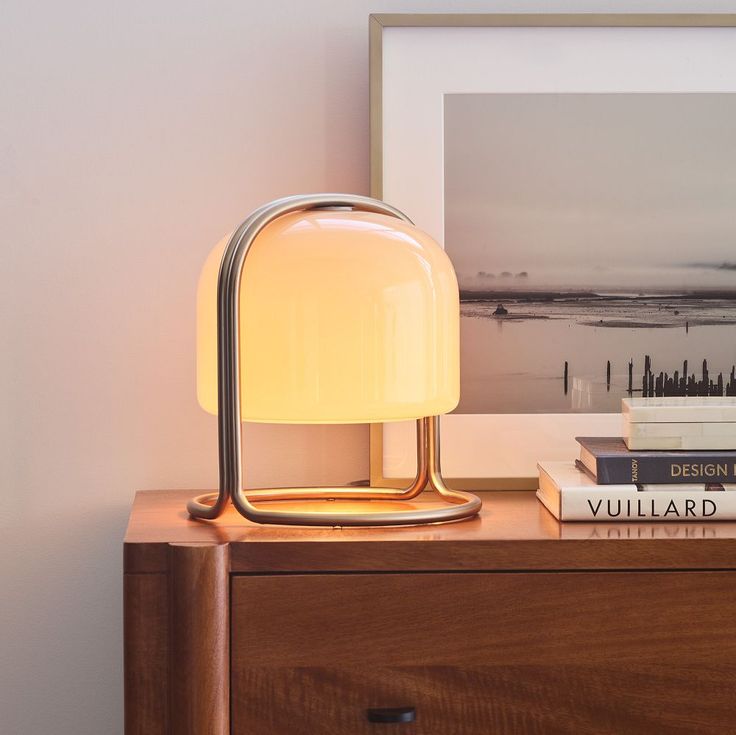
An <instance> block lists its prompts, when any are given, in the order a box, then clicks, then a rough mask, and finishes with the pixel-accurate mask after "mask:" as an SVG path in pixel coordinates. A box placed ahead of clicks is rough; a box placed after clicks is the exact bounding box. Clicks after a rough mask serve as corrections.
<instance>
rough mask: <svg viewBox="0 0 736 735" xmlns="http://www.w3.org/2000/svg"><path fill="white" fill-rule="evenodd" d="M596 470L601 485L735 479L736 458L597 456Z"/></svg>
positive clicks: (695, 455)
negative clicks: (735, 459)
mask: <svg viewBox="0 0 736 735" xmlns="http://www.w3.org/2000/svg"><path fill="white" fill-rule="evenodd" d="M596 470H597V477H596V481H597V482H598V484H599V485H625V484H628V483H634V484H639V485H642V484H643V485H647V484H650V485H655V484H662V483H668V484H681V483H682V484H686V483H687V484H691V483H696V482H702V483H734V482H736V462H734V460H733V458H732V457H731V458H719V457H717V456H710V457H708V459H707V460H705V461H704V460H703V459H702V457H699V456H698V454H697V453H693V454H686V455H684V456H682V457H647V456H643V455H641V454H636V455H632V456H620V457H598V458H597V459H596Z"/></svg>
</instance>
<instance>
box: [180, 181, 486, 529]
mask: <svg viewBox="0 0 736 735" xmlns="http://www.w3.org/2000/svg"><path fill="white" fill-rule="evenodd" d="M329 207H340V208H351V209H353V210H357V211H361V212H376V213H379V214H385V215H389V216H392V217H396V218H398V219H400V220H403V221H404V222H408V223H409V224H412V222H411V220H410V219H409V218H408V217H407V216H406V215H405V214H403V213H402V212H400V211H399V210H398V209H395V208H394V207H391V206H390V205H388V204H385V203H384V202H382V201H379V200H378V199H372V198H370V197H363V196H356V195H352V194H312V195H305V196H291V197H285V198H283V199H277V200H276V201H273V202H271V203H269V204H265V205H264V206H262V207H260V208H259V209H257V210H255V211H254V212H253V213H252V214H251V215H250V216H249V217H248V218H247V219H246V220H245V221H244V222H243V223H242V224H241V225H240V226H239V227H238V228H237V229H236V230H235V232H234V233H233V234H232V236H231V237H230V240H229V241H228V243H227V247H226V248H225V252H224V254H223V256H222V261H221V263H220V271H219V275H218V279H217V358H218V362H217V380H218V382H217V408H218V414H217V417H218V448H219V477H220V488H219V491H218V492H216V493H207V494H205V495H200V496H198V497H196V498H194V499H192V500H190V501H189V503H188V504H187V510H188V511H189V514H190V515H191V516H192V517H193V518H198V519H203V520H213V519H215V518H218V517H219V516H220V515H222V513H223V512H224V511H225V509H226V508H227V505H228V502H232V504H233V505H234V506H235V508H236V510H237V511H238V512H239V513H240V514H241V515H243V516H244V517H245V518H247V519H248V520H250V521H253V522H255V523H272V524H288V525H297V526H396V525H414V524H421V523H438V522H445V521H455V520H459V519H461V518H469V517H471V516H474V515H475V514H476V513H478V511H479V510H480V508H481V500H480V498H478V497H477V496H476V495H472V494H471V493H467V492H463V491H460V490H453V489H451V488H449V487H447V486H446V485H445V483H444V481H443V480H442V473H441V470H440V433H439V417H438V416H428V417H424V418H420V419H418V420H417V474H416V477H415V479H414V482H412V484H411V485H410V486H409V487H407V488H403V489H401V488H374V487H368V488H357V487H317V488H267V489H259V490H248V491H247V492H246V491H244V490H243V487H242V485H243V482H242V479H243V466H242V454H241V451H242V450H241V400H240V369H241V368H240V323H239V322H240V289H241V283H242V276H243V266H244V264H245V259H246V257H247V255H248V253H249V251H250V248H251V246H252V245H253V243H254V241H255V240H256V238H257V237H258V235H259V233H260V232H261V231H262V230H263V229H264V228H265V227H266V226H267V225H268V224H269V223H270V222H272V221H273V220H275V219H277V218H278V217H281V216H283V215H285V214H289V213H290V212H297V211H306V210H312V209H324V208H329ZM427 487H429V488H431V489H432V490H434V491H436V492H437V493H438V494H439V496H440V498H441V499H442V500H444V501H445V504H444V505H442V506H440V507H431V508H428V509H426V510H417V509H416V508H415V507H414V508H409V509H404V510H401V509H399V508H397V510H395V511H393V510H392V511H388V512H387V511H365V512H342V513H341V512H339V511H337V505H336V511H335V512H327V513H323V512H319V511H304V512H301V511H293V510H278V509H276V508H261V507H259V506H258V505H256V502H266V501H279V500H282V501H283V500H292V501H293V500H299V501H302V500H304V501H310V500H321V501H324V500H335V501H339V500H353V501H354V500H384V501H385V500H390V501H407V500H411V499H412V498H415V497H417V496H418V495H419V494H420V493H421V492H422V491H424V490H425V489H426V488H427Z"/></svg>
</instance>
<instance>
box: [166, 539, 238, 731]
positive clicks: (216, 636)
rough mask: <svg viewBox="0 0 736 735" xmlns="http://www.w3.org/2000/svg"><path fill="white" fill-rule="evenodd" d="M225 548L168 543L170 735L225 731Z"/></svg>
mask: <svg viewBox="0 0 736 735" xmlns="http://www.w3.org/2000/svg"><path fill="white" fill-rule="evenodd" d="M228 551H229V550H228V547H227V546H224V545H211V544H172V545H171V547H170V549H169V553H170V579H169V586H170V605H171V607H170V613H171V618H170V622H169V625H170V648H169V680H170V709H169V721H170V731H169V732H170V733H171V735H227V733H229V732H230V692H229V687H228V674H229V667H230V660H229V654H230V647H229V640H230V625H229V599H228V586H229V571H228V567H229V560H228Z"/></svg>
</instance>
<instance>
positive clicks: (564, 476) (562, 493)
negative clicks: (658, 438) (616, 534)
mask: <svg viewBox="0 0 736 735" xmlns="http://www.w3.org/2000/svg"><path fill="white" fill-rule="evenodd" d="M537 466H538V468H539V490H537V497H538V498H539V500H540V501H541V502H542V503H543V504H544V506H545V507H546V508H547V509H548V510H549V511H550V512H551V513H552V515H554V516H555V518H558V519H559V520H561V521H603V522H621V521H625V522H630V521H639V520H646V521H703V520H710V521H713V520H734V519H736V492H734V490H736V485H722V484H712V485H705V484H697V485H633V484H631V485H597V484H596V483H595V481H594V480H592V479H591V478H590V477H589V476H588V475H587V474H586V473H585V472H583V471H581V470H579V469H578V468H577V466H576V465H575V463H574V462H540V463H539V464H538V465H537Z"/></svg>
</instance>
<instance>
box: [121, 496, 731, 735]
mask: <svg viewBox="0 0 736 735" xmlns="http://www.w3.org/2000/svg"><path fill="white" fill-rule="evenodd" d="M192 495H193V493H192V492H190V491H184V492H183V491H160V492H159V491H149V492H141V493H138V495H137V496H136V500H135V505H134V507H133V511H132V515H131V518H130V525H129V527H128V532H127V535H126V539H125V577H124V580H125V581H124V585H125V716H126V729H125V732H126V734H127V735H163V734H164V733H167V734H168V733H171V734H172V735H184V734H185V733H186V734H187V735H225V733H233V734H235V735H334V734H337V733H340V734H341V735H361V734H363V733H365V734H366V735H370V734H376V735H389V734H393V733H395V734H396V735H400V734H401V733H406V734H407V735H409V734H411V735H420V734H421V735H501V734H505V733H513V734H514V735H516V734H517V733H538V734H539V735H553V734H555V733H571V734H574V735H582V734H583V733H609V734H615V735H637V734H639V733H641V734H642V735H660V734H662V735H678V734H680V733H693V734H695V733H697V734H698V735H705V734H706V733H734V732H736V524H734V523H711V524H700V523H697V524H684V523H679V524H648V523H645V524H626V525H624V524H610V525H600V524H596V525H593V524H564V525H560V524H559V523H558V522H557V521H556V520H555V519H554V518H553V517H552V516H551V515H549V514H548V513H547V511H546V510H545V509H544V508H543V507H542V506H541V505H540V504H539V503H538V501H537V500H536V498H535V496H534V494H533V493H531V492H506V493H503V492H499V493H485V494H484V503H485V505H484V510H483V513H482V516H481V517H480V518H477V519H474V520H471V521H466V522H461V523H457V524H451V525H445V526H430V527H424V528H401V529H396V528H394V529H297V528H283V527H276V526H255V525H252V524H249V523H248V522H247V521H245V520H243V519H242V518H241V517H240V516H238V515H237V514H235V513H234V512H233V511H230V512H228V514H227V515H226V516H224V517H223V518H222V519H221V520H220V521H219V522H217V523H214V524H207V523H203V522H194V521H191V520H189V519H188V517H187V514H186V512H185V510H184V506H185V503H186V501H187V499H188V498H189V497H191V496H192ZM427 502H431V500H429V501H427ZM391 708H404V709H401V710H397V711H395V712H394V711H391ZM392 719H393V720H397V721H395V722H372V721H369V720H392ZM412 719H413V721H412ZM402 720H404V721H402Z"/></svg>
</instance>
